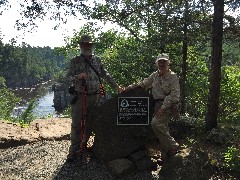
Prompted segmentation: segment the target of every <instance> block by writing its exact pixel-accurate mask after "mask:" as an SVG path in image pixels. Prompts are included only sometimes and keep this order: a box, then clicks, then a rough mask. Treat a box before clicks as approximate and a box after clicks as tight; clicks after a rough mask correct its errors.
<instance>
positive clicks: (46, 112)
mask: <svg viewBox="0 0 240 180" xmlns="http://www.w3.org/2000/svg"><path fill="white" fill-rule="evenodd" d="M53 83H54V82H53V81H48V82H45V83H41V84H38V85H35V86H33V87H31V88H19V89H16V90H14V94H15V95H16V96H17V97H20V98H21V99H22V101H21V102H19V103H18V104H17V106H16V107H15V109H14V112H13V115H14V116H15V117H16V116H19V115H20V114H21V113H22V112H23V111H24V109H26V107H27V104H28V102H29V101H31V100H32V99H34V98H36V100H37V106H36V107H35V109H34V111H33V114H34V116H35V117H36V118H43V117H46V116H50V117H56V116H58V113H57V112H56V111H55V109H54V107H53V97H54V92H53V91H52V84H53Z"/></svg>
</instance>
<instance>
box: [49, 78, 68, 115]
mask: <svg viewBox="0 0 240 180" xmlns="http://www.w3.org/2000/svg"><path fill="white" fill-rule="evenodd" d="M52 90H53V92H54V98H53V106H54V109H55V110H56V111H58V112H61V111H63V110H64V109H65V108H66V107H67V106H68V105H69V104H70V100H71V97H70V94H69V93H68V86H67V84H66V83H56V82H55V83H54V84H53V85H52Z"/></svg>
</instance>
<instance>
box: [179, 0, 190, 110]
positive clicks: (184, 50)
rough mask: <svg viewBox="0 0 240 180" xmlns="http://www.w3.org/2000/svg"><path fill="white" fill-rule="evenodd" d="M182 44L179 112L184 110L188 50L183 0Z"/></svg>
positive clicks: (186, 23) (186, 20)
mask: <svg viewBox="0 0 240 180" xmlns="http://www.w3.org/2000/svg"><path fill="white" fill-rule="evenodd" d="M183 33H184V34H183V46H182V53H183V57H182V75H181V80H180V85H181V114H184V113H185V112H186V108H185V104H186V93H185V84H186V76H187V50H188V1H185V12H184V25H183Z"/></svg>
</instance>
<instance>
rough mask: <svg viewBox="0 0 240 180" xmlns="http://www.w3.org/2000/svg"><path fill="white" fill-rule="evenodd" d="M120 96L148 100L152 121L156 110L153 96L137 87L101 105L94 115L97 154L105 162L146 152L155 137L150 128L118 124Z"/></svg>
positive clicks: (94, 148) (95, 151)
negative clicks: (150, 141) (153, 104)
mask: <svg viewBox="0 0 240 180" xmlns="http://www.w3.org/2000/svg"><path fill="white" fill-rule="evenodd" d="M118 97H149V101H150V103H149V111H150V113H149V116H150V118H149V121H150V120H151V116H152V112H153V107H152V106H151V103H152V97H151V95H150V94H149V92H148V91H145V90H144V89H142V88H137V89H134V90H131V91H129V92H126V93H121V94H119V95H117V96H115V97H113V98H112V99H110V100H108V101H107V102H106V103H105V104H102V105H101V106H100V107H99V108H98V109H97V110H96V113H94V116H95V120H94V123H93V131H94V133H95V135H96V136H95V138H94V146H93V150H94V155H95V156H96V158H98V159H99V160H101V161H103V162H109V161H112V160H116V159H121V158H126V157H129V156H130V155H131V154H134V153H136V152H138V151H142V150H145V149H146V145H147V143H148V141H149V138H150V137H151V138H152V137H153V138H154V135H153V132H152V129H151V127H150V124H149V125H117V114H118Z"/></svg>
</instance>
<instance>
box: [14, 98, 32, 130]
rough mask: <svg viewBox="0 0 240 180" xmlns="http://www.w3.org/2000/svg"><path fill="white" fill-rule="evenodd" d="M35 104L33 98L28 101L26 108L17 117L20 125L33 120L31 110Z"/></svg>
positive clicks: (27, 123)
mask: <svg viewBox="0 0 240 180" xmlns="http://www.w3.org/2000/svg"><path fill="white" fill-rule="evenodd" d="M36 105H37V103H36V99H35V98H34V99H32V100H31V101H30V102H29V104H28V106H27V109H26V110H25V111H24V112H23V113H22V115H21V116H20V117H19V120H18V122H19V123H20V125H21V126H26V125H29V124H30V122H32V121H33V120H34V115H33V110H34V108H35V107H36Z"/></svg>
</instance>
